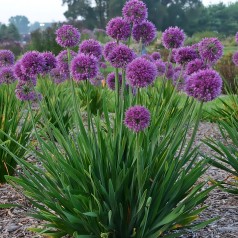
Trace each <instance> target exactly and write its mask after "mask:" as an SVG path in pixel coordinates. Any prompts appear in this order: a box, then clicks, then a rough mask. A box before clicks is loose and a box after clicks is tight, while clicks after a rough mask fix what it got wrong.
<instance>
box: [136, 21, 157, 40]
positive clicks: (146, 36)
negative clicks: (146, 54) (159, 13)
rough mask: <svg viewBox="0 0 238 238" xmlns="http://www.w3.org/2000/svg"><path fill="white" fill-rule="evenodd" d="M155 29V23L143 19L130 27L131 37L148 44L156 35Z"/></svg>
mask: <svg viewBox="0 0 238 238" xmlns="http://www.w3.org/2000/svg"><path fill="white" fill-rule="evenodd" d="M156 35H157V30H156V27H155V25H154V24H153V23H152V22H150V21H144V22H142V23H140V24H135V25H134V26H133V28H132V37H133V39H134V40H135V41H137V42H140V41H142V43H143V44H145V45H148V44H150V43H151V42H152V41H153V40H154V39H155V37H156Z"/></svg>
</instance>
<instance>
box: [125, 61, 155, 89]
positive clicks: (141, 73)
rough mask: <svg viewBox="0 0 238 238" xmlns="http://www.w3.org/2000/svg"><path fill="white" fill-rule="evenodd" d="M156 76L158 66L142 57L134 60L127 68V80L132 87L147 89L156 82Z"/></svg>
mask: <svg viewBox="0 0 238 238" xmlns="http://www.w3.org/2000/svg"><path fill="white" fill-rule="evenodd" d="M156 76H157V69H156V66H155V65H154V64H153V63H152V62H150V61H148V60H146V59H144V58H141V57H140V58H137V59H135V60H133V61H132V62H131V63H130V64H128V66H127V68H126V78H127V81H128V83H129V85H130V86H132V87H138V88H143V87H147V86H148V85H150V84H152V83H153V82H154V80H155V79H156Z"/></svg>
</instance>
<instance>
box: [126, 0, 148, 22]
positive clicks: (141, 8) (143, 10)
mask: <svg viewBox="0 0 238 238" xmlns="http://www.w3.org/2000/svg"><path fill="white" fill-rule="evenodd" d="M122 15H123V17H124V18H125V20H126V21H127V22H129V23H135V24H140V23H141V22H143V21H144V20H145V19H146V18H147V17H148V10H147V7H146V5H145V3H143V2H142V1H139V0H129V1H127V2H126V3H125V5H124V7H123V9H122Z"/></svg>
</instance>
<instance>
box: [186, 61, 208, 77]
mask: <svg viewBox="0 0 238 238" xmlns="http://www.w3.org/2000/svg"><path fill="white" fill-rule="evenodd" d="M207 68H208V66H207V65H206V64H205V62H204V61H203V60H201V59H195V60H192V61H190V62H189V63H188V64H187V65H186V70H185V71H186V74H187V75H191V74H193V73H195V72H197V71H199V70H200V69H207Z"/></svg>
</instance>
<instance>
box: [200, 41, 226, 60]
mask: <svg viewBox="0 0 238 238" xmlns="http://www.w3.org/2000/svg"><path fill="white" fill-rule="evenodd" d="M223 48H224V47H223V45H222V43H221V42H220V41H219V40H218V39H217V38H204V39H203V40H202V41H201V42H200V43H199V46H198V49H199V53H200V56H201V58H202V60H203V61H205V62H208V63H216V62H217V61H218V60H219V59H220V58H221V57H222V55H223Z"/></svg>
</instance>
